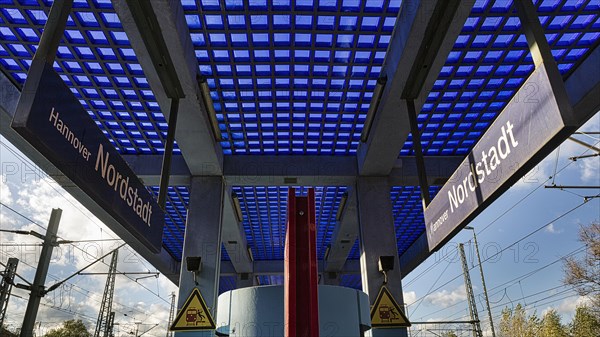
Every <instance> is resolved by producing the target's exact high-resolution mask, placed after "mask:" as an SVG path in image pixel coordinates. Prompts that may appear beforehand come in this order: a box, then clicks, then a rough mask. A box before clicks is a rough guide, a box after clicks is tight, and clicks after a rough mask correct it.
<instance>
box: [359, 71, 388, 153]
mask: <svg viewBox="0 0 600 337" xmlns="http://www.w3.org/2000/svg"><path fill="white" fill-rule="evenodd" d="M386 83H387V76H386V75H383V76H381V77H379V78H378V79H377V84H376V85H375V90H373V97H371V104H370V105H369V111H367V119H365V126H364V127H363V130H362V133H361V134H360V141H361V142H363V143H366V142H367V140H368V139H369V132H371V126H372V124H373V119H374V118H375V113H376V112H377V109H378V108H379V103H381V96H382V94H383V89H384V88H385V84H386Z"/></svg>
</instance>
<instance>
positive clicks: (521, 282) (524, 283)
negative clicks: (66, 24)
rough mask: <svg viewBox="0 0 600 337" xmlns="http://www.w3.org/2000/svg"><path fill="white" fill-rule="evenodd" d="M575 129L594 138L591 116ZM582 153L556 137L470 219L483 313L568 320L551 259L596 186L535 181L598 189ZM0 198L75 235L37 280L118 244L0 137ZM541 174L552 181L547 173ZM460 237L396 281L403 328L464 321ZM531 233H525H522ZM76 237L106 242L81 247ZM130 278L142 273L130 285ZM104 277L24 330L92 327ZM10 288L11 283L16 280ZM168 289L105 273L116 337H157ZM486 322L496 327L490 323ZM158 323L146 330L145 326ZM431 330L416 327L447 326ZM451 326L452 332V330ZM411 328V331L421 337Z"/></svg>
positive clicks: (580, 219) (21, 306)
mask: <svg viewBox="0 0 600 337" xmlns="http://www.w3.org/2000/svg"><path fill="white" fill-rule="evenodd" d="M580 131H588V132H598V131H600V114H596V115H595V116H594V117H593V118H592V119H591V120H590V121H589V122H588V123H587V124H586V125H585V126H584V127H582V128H581V129H580ZM576 137H577V138H578V139H581V140H583V141H586V142H588V143H590V144H595V145H596V146H598V144H599V143H600V135H598V134H594V135H577V136H576ZM584 153H585V154H590V153H591V152H590V151H589V150H587V149H586V148H585V147H582V146H581V145H578V144H576V143H574V142H572V141H566V142H565V143H563V144H562V145H561V146H560V147H559V149H557V150H555V151H554V152H553V153H552V154H550V155H549V156H548V157H547V158H546V159H545V160H544V161H542V162H541V163H540V164H539V165H538V166H536V168H534V169H533V170H532V171H531V172H530V173H528V174H527V175H526V176H525V177H523V178H522V179H521V180H520V181H519V182H517V183H516V184H515V185H514V186H513V187H512V188H511V189H509V190H508V191H507V192H506V193H504V195H503V196H502V197H500V198H499V199H498V200H496V201H495V202H494V203H493V204H492V205H491V206H490V207H488V208H487V209H486V210H485V211H484V212H482V213H481V214H480V215H479V216H478V217H477V218H476V219H475V220H474V221H473V222H471V224H470V226H473V227H474V228H475V232H476V233H477V237H478V241H479V246H480V251H481V253H482V259H483V260H484V263H483V268H484V272H485V279H486V283H487V288H488V291H489V294H490V302H491V306H492V313H493V318H494V319H495V320H497V319H498V318H499V315H500V312H501V310H502V309H503V308H505V307H509V308H511V307H513V306H515V305H516V304H517V303H522V304H524V305H526V308H527V309H528V310H529V313H534V312H536V313H537V314H538V315H540V316H541V315H543V313H544V312H546V311H547V310H548V309H549V308H551V307H552V308H555V309H556V310H557V311H558V312H559V313H560V314H561V316H562V318H563V323H566V322H569V321H570V319H571V318H572V315H573V313H574V310H575V307H576V306H577V305H578V304H580V303H585V301H586V299H585V298H582V297H580V296H578V295H577V294H576V293H575V292H574V291H573V290H572V289H570V288H568V287H565V286H563V284H562V278H563V264H562V260H561V258H562V257H564V256H565V255H567V254H571V253H574V255H573V256H575V257H582V256H583V254H584V253H585V251H584V250H583V249H582V244H581V243H580V242H579V241H578V240H577V235H578V230H579V228H580V226H581V225H583V224H589V223H590V222H592V221H598V220H599V219H600V198H593V199H590V200H589V201H588V202H585V203H584V197H585V196H594V195H598V194H599V193H600V190H598V189H586V190H583V189H567V190H562V191H561V190H559V189H547V188H544V186H545V185H550V184H551V183H555V184H556V185H585V186H599V185H600V157H592V158H588V159H580V160H577V161H575V162H574V161H571V160H569V159H568V158H569V157H572V156H577V155H581V154H584ZM0 164H1V173H2V177H1V179H0V201H1V202H2V204H4V205H6V206H8V207H10V208H12V209H14V210H16V211H18V212H19V213H21V214H22V216H21V215H19V214H17V213H15V212H13V211H11V210H10V209H8V208H7V207H4V206H2V207H0V229H20V230H34V231H37V232H39V233H44V232H45V230H44V229H43V228H41V227H40V226H38V225H41V226H42V227H45V226H46V225H47V223H48V220H49V217H50V213H51V210H52V208H57V207H60V208H61V209H62V210H63V213H62V218H61V222H60V226H59V236H60V237H61V238H63V239H68V240H75V241H79V240H81V242H77V243H75V244H73V245H68V244H64V245H60V246H59V247H58V248H56V249H55V254H53V259H52V261H51V265H50V270H49V277H48V280H47V285H50V284H53V283H54V282H56V281H57V280H62V279H64V278H66V277H68V276H69V275H71V274H72V273H74V272H76V271H77V270H79V269H81V268H83V267H84V266H86V265H88V264H89V263H91V262H92V261H94V260H95V259H96V258H97V257H99V256H102V255H104V254H106V253H108V252H110V251H111V250H112V249H114V248H115V247H117V246H118V245H120V244H121V243H122V241H120V240H118V237H117V236H116V235H115V234H114V233H113V232H112V231H110V230H109V229H108V228H107V227H106V226H105V225H104V224H102V223H101V222H100V221H99V220H98V219H97V218H95V217H94V216H93V215H92V214H91V213H90V212H89V211H87V210H86V209H85V208H84V207H83V206H82V205H81V204H79V203H78V202H77V201H76V200H75V199H74V198H73V197H71V196H70V195H69V194H68V193H67V192H65V191H64V190H63V189H62V188H61V187H60V186H59V185H58V184H57V183H55V182H54V181H52V180H51V179H50V178H48V177H47V176H45V174H43V172H42V171H41V170H39V169H38V168H35V166H34V165H32V164H31V162H30V161H29V160H28V159H27V158H25V157H23V155H22V154H20V152H18V150H16V149H15V148H14V147H13V146H12V145H11V144H10V143H9V142H8V141H6V140H5V139H4V138H1V139H0ZM549 177H552V178H549ZM472 233H473V232H472V231H467V230H463V231H462V232H461V233H459V234H458V235H457V236H456V237H455V238H454V239H453V240H451V242H450V243H448V244H447V245H446V246H445V247H443V248H442V249H441V250H440V251H439V252H437V253H435V254H433V255H432V256H431V257H430V258H429V259H428V260H426V261H425V262H424V263H422V264H421V265H420V266H419V267H418V268H416V269H415V270H414V271H413V272H412V273H411V274H409V275H408V276H406V277H405V278H404V280H403V291H404V302H405V303H406V304H407V311H408V315H409V319H410V320H411V321H440V320H465V319H467V318H468V309H467V302H466V292H465V287H464V279H463V276H462V267H461V263H460V259H459V257H458V255H457V251H456V248H457V245H458V243H464V244H465V249H466V252H467V260H468V264H469V267H473V266H475V264H474V263H475V261H476V260H475V258H476V256H475V254H474V249H473V244H472ZM531 233H532V234H531ZM86 240H110V241H93V242H89V241H86ZM39 243H40V240H39V239H37V238H35V237H33V236H24V235H16V234H10V233H0V261H2V262H3V263H6V261H7V259H8V258H9V257H11V256H16V257H18V258H19V259H20V264H19V268H18V273H19V274H20V275H21V276H23V277H24V278H26V279H27V280H32V279H33V276H34V271H35V270H34V268H33V266H35V265H36V264H37V258H38V256H39V252H40V250H41V247H39V245H37V246H35V245H36V244H39ZM109 262H110V257H107V258H105V259H104V263H102V262H101V263H98V264H96V265H94V266H93V267H91V268H90V269H89V270H88V271H89V272H97V273H105V272H106V271H107V270H108V266H107V265H108V263H109ZM118 270H119V271H120V272H134V273H140V272H155V271H156V269H155V268H154V267H152V265H151V264H150V263H148V262H146V261H145V260H144V259H142V258H141V257H140V256H139V255H137V254H136V253H135V252H134V251H133V250H131V249H130V248H128V247H126V248H122V249H121V250H120V252H119V264H118ZM138 277H145V278H143V279H139V280H137V281H136V278H138ZM471 279H472V283H473V287H474V293H475V296H476V301H477V306H478V309H479V316H480V318H481V320H482V321H483V329H484V330H485V331H486V332H485V335H489V324H488V319H487V312H486V311H484V308H485V306H484V302H483V297H482V295H481V294H482V289H483V287H482V284H481V278H480V275H479V270H478V268H474V269H471ZM105 280H106V275H85V276H76V277H74V278H73V279H72V280H71V281H70V282H68V283H66V284H65V285H64V286H61V287H59V288H58V289H56V290H55V291H53V292H51V293H49V294H48V295H47V296H46V297H45V298H44V299H43V300H42V304H43V305H42V306H41V307H40V312H39V314H38V319H37V321H38V322H41V323H40V324H38V325H37V326H36V332H38V335H42V334H43V333H44V332H45V331H47V330H49V329H51V328H55V327H57V326H59V325H60V324H61V322H62V321H64V320H67V319H72V318H76V319H82V320H83V321H84V322H85V323H86V324H88V326H89V327H90V328H93V327H94V326H95V322H96V318H97V315H98V310H99V305H100V302H101V299H102V292H103V289H104V285H105ZM20 282H22V281H20ZM176 290H177V288H176V287H175V285H173V284H172V283H171V282H170V281H169V280H167V279H166V278H165V277H164V276H162V275H160V276H158V277H155V276H153V275H152V274H147V275H144V274H131V275H128V277H126V276H122V275H118V276H117V277H116V290H115V300H114V307H113V308H114V310H115V311H116V317H115V322H116V323H117V325H116V327H115V329H116V332H117V333H116V336H121V335H126V334H128V333H130V332H133V331H134V330H135V329H136V327H137V329H138V331H145V330H147V329H150V328H152V329H151V330H150V331H149V332H147V333H146V334H145V335H144V336H164V335H165V328H166V323H165V322H166V321H167V319H168V315H169V307H170V294H171V293H172V292H175V291H176ZM13 294H14V295H15V296H13V297H12V298H11V301H10V304H9V307H8V312H7V319H6V323H7V324H8V326H9V328H15V327H17V326H20V324H21V321H22V315H23V313H24V311H25V307H26V304H27V301H26V298H27V296H28V294H27V292H25V291H23V290H20V289H13ZM496 323H497V321H496ZM156 324H159V325H158V326H156V327H154V325H156ZM449 327H453V326H450V325H445V326H441V325H432V326H427V328H442V329H444V328H449ZM454 327H455V326H454ZM422 329H425V326H423V325H415V326H414V327H413V331H412V332H413V336H426V334H425V333H424V332H422V331H420V330H422Z"/></svg>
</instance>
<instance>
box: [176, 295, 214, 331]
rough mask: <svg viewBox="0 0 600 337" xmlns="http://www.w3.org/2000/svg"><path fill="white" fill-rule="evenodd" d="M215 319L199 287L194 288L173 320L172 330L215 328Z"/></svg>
mask: <svg viewBox="0 0 600 337" xmlns="http://www.w3.org/2000/svg"><path fill="white" fill-rule="evenodd" d="M214 328H215V321H214V320H213V318H212V316H211V314H210V311H208V308H207V307H206V303H205V302H204V299H203V298H202V295H201V294H200V290H198V288H194V290H192V293H191V294H190V296H189V297H188V299H187V300H186V301H185V303H184V304H183V307H182V308H181V310H179V312H178V313H177V317H175V320H174V321H173V324H172V325H171V328H170V329H169V330H171V331H195V330H213V329H214Z"/></svg>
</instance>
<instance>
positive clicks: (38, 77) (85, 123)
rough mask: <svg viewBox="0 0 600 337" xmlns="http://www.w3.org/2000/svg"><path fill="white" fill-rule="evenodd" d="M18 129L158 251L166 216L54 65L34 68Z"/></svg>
mask: <svg viewBox="0 0 600 337" xmlns="http://www.w3.org/2000/svg"><path fill="white" fill-rule="evenodd" d="M11 126H12V128H13V129H14V130H15V131H16V132H18V133H19V134H20V135H21V136H22V137H23V138H25V139H26V140H27V141H28V142H29V143H30V144H31V145H32V146H33V147H34V148H36V149H37V150H38V151H39V152H40V153H41V154H42V155H44V156H45V157H46V158H47V159H48V160H49V161H50V162H51V163H52V164H53V165H54V166H56V168H58V169H59V170H60V171H61V172H62V173H63V174H64V175H65V176H66V177H67V178H69V179H70V180H71V181H72V182H73V183H75V185H77V187H79V188H80V189H81V190H82V191H84V192H85V193H86V194H87V195H88V196H89V197H90V198H91V199H92V200H93V201H94V202H95V203H97V204H98V205H99V206H100V207H101V208H103V209H104V210H105V211H106V212H108V213H109V214H110V215H111V216H112V217H113V218H114V219H115V220H116V221H118V222H119V223H120V224H121V225H122V226H123V227H124V228H125V229H126V230H128V231H129V232H130V233H131V234H132V235H133V236H135V238H137V239H138V240H139V241H140V242H142V243H144V245H145V246H146V247H148V249H150V250H151V251H153V252H160V250H161V244H162V234H163V228H164V221H165V219H164V213H163V210H162V209H161V208H160V207H159V206H158V204H157V203H156V201H155V200H154V197H153V196H152V195H151V194H150V192H148V190H146V187H145V186H144V184H143V183H142V182H141V181H140V180H139V178H138V177H137V176H136V175H135V173H134V172H133V171H132V170H131V168H130V167H129V166H128V165H127V163H126V162H125V160H124V159H123V158H122V157H121V155H120V154H119V153H118V152H117V150H116V149H115V148H114V146H113V145H112V144H111V143H110V142H109V141H108V139H107V138H106V136H105V135H104V134H103V133H102V131H101V130H100V128H99V127H98V125H96V122H94V120H93V119H92V118H91V117H90V116H89V115H88V112H87V111H86V110H85V109H84V108H83V107H82V105H81V103H80V102H79V101H78V100H77V98H76V97H75V96H74V95H73V93H72V92H71V90H70V89H69V88H68V87H67V86H66V85H65V83H64V81H63V80H62V79H61V77H60V76H59V75H58V74H57V73H56V72H55V71H54V69H53V68H52V65H51V64H48V63H46V62H44V61H37V60H34V62H33V63H32V65H31V68H30V71H29V73H28V77H27V81H26V82H25V86H24V88H23V91H22V93H21V97H20V99H19V103H18V105H17V109H16V111H15V116H14V118H13V122H12V125H11Z"/></svg>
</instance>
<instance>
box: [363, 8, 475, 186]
mask: <svg viewBox="0 0 600 337" xmlns="http://www.w3.org/2000/svg"><path fill="white" fill-rule="evenodd" d="M457 1H458V0H451V1H419V0H413V1H404V2H403V4H402V9H401V11H400V13H399V16H398V20H397V23H396V27H395V29H394V32H393V34H392V40H391V44H390V47H389V49H388V52H387V54H386V59H385V61H384V64H383V73H382V75H386V76H387V78H388V81H387V84H386V85H385V88H384V90H383V93H382V98H381V101H380V104H379V108H378V110H377V111H376V113H375V116H374V120H373V124H372V126H371V131H370V136H369V138H368V140H367V142H365V143H361V144H360V146H359V148H358V152H357V160H358V170H359V172H360V174H361V175H363V176H386V175H388V174H389V173H390V171H391V170H392V168H393V166H394V163H395V161H396V159H397V158H398V156H399V154H400V150H401V149H402V146H403V144H404V142H405V141H406V139H407V137H408V135H409V133H410V126H409V125H410V124H409V119H408V108H407V106H406V101H405V99H407V98H406V97H403V96H402V95H403V93H405V91H407V92H409V93H410V95H414V97H408V99H414V101H415V109H416V111H420V110H421V108H422V106H423V103H424V101H425V98H426V97H427V93H428V92H429V91H430V90H431V88H432V87H433V83H434V82H435V80H436V78H437V76H438V74H439V71H440V70H441V68H442V66H443V65H444V63H445V61H446V58H447V56H448V54H449V53H450V51H451V49H452V46H453V45H454V42H455V41H456V38H457V36H458V35H459V34H460V31H461V29H462V27H463V25H464V22H465V20H466V19H467V17H468V15H469V13H470V11H471V8H472V6H473V3H474V1H473V0H468V1H460V2H458V3H457ZM446 6H448V7H447V9H446ZM450 9H452V10H451V11H450V12H453V14H448V13H446V10H450ZM448 15H451V17H450V20H448V22H446V20H442V19H445V18H446V17H448ZM439 22H442V24H439ZM440 37H441V38H442V40H441V41H439V40H438V39H439V38H440ZM432 53H435V54H432ZM428 55H435V57H434V58H433V59H430V58H429V57H428ZM422 60H425V62H427V63H423V62H422ZM415 64H418V65H419V66H418V67H419V69H415V68H414V67H415ZM412 78H414V79H415V80H412ZM409 80H410V82H408V81H409Z"/></svg>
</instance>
